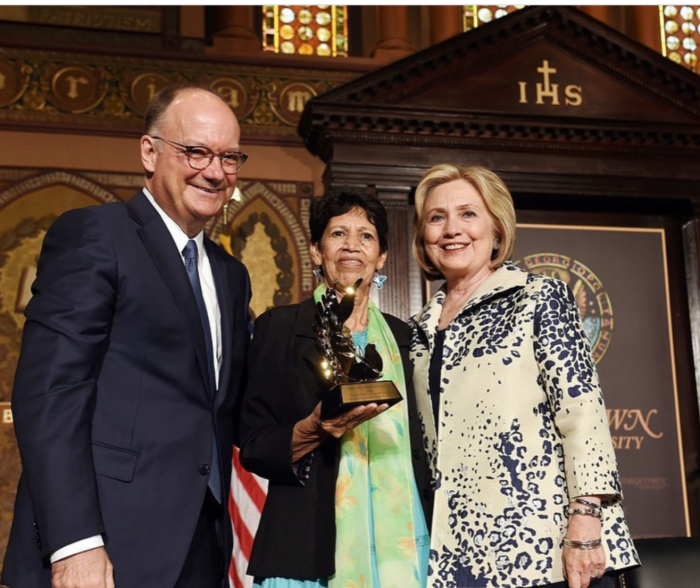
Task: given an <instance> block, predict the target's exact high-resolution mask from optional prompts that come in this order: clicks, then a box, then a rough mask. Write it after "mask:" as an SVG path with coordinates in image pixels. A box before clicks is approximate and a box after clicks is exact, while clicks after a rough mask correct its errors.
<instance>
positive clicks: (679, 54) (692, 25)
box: [659, 6, 700, 72]
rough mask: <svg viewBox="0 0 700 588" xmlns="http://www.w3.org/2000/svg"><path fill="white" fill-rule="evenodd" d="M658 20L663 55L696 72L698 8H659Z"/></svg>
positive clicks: (699, 24)
mask: <svg viewBox="0 0 700 588" xmlns="http://www.w3.org/2000/svg"><path fill="white" fill-rule="evenodd" d="M659 20H660V22H661V50H662V52H663V54H664V55H665V56H666V57H668V58H669V59H670V60H671V61H675V62H676V63H680V64H681V65H684V66H685V67H687V68H688V69H689V70H691V71H694V72H697V71H698V67H697V66H698V56H697V48H698V44H699V43H700V36H699V35H698V27H700V6H659Z"/></svg>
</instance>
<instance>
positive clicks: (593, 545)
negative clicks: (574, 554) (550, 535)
mask: <svg viewBox="0 0 700 588" xmlns="http://www.w3.org/2000/svg"><path fill="white" fill-rule="evenodd" d="M602 543H603V541H602V539H590V540H588V541H571V540H570V539H567V538H566V537H564V539H562V545H563V546H564V547H570V548H571V549H583V550H584V551H591V550H593V549H598V548H599V547H600V546H601V545H602Z"/></svg>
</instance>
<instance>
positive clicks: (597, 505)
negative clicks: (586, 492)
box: [571, 497, 603, 510]
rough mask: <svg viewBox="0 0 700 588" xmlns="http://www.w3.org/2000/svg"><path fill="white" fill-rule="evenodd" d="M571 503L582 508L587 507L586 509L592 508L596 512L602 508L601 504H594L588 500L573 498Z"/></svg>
mask: <svg viewBox="0 0 700 588" xmlns="http://www.w3.org/2000/svg"><path fill="white" fill-rule="evenodd" d="M571 502H578V503H579V504H583V506H587V507H588V508H594V509H596V510H601V509H602V508H603V506H602V505H601V504H596V503H595V502H591V501H590V500H586V499H584V498H581V497H578V498H574V499H573V500H572V501H571Z"/></svg>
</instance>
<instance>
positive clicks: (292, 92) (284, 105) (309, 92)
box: [271, 82, 316, 125]
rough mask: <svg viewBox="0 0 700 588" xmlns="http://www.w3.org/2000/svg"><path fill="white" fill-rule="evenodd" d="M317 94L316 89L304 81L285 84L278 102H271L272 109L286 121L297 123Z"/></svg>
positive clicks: (292, 123)
mask: <svg viewBox="0 0 700 588" xmlns="http://www.w3.org/2000/svg"><path fill="white" fill-rule="evenodd" d="M314 96H316V90H315V89H314V88H313V87H312V86H310V85H309V84H306V83H303V82H292V83H291V84H287V85H286V86H283V87H282V89H281V90H280V93H279V98H278V101H277V103H275V102H274V101H273V102H271V105H272V109H273V110H274V111H275V113H276V114H277V116H279V117H280V118H281V119H282V120H283V121H284V122H286V123H287V124H290V125H296V124H297V123H298V122H299V118H300V117H301V113H302V112H303V111H304V106H306V103H307V102H308V101H309V100H311V98H313V97H314Z"/></svg>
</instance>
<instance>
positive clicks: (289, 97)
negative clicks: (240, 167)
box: [0, 48, 357, 142]
mask: <svg viewBox="0 0 700 588" xmlns="http://www.w3.org/2000/svg"><path fill="white" fill-rule="evenodd" d="M356 75H357V74H355V73H352V72H349V73H348V72H337V71H329V70H312V69H296V68H283V67H266V66H260V65H255V66H253V65H242V64H231V63H229V62H224V61H221V60H217V61H213V60H212V61H207V62H202V61H185V60H183V59H179V60H178V59H166V58H162V57H158V58H136V57H120V56H113V55H93V54H90V55H87V54H81V53H62V52H57V51H36V50H29V49H18V48H0V127H6V128H32V129H33V130H36V128H37V126H38V127H42V126H46V127H49V126H50V130H52V131H55V130H68V131H76V130H82V131H90V132H102V133H108V134H126V135H137V134H138V133H139V132H140V130H141V127H142V117H143V113H144V110H145V108H146V105H147V104H148V102H149V100H150V99H151V98H152V97H153V95H154V94H155V93H156V92H157V91H158V90H159V89H160V88H162V87H163V86H165V85H167V84H168V83H170V82H176V81H194V82H202V83H207V84H210V85H211V86H212V87H213V88H214V89H216V90H217V92H219V94H221V96H222V98H223V99H224V100H225V101H226V102H227V103H228V104H229V106H230V107H231V108H232V109H233V111H234V112H235V113H236V116H237V117H238V119H239V121H240V122H241V125H242V128H243V133H244V135H245V136H246V139H247V140H249V141H253V142H254V141H255V140H258V141H261V140H264V139H267V141H269V140H271V139H272V140H276V141H283V142H284V141H287V142H289V141H292V142H300V139H299V138H298V137H297V134H296V125H297V123H298V121H299V118H300V117H301V113H302V111H303V110H304V106H305V105H306V102H307V101H308V100H310V99H311V98H313V97H314V96H316V95H319V94H323V93H324V92H327V91H328V90H331V89H332V88H335V87H336V86H339V85H341V84H343V83H345V82H347V81H349V80H351V79H352V78H354V77H356Z"/></svg>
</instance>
